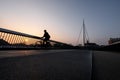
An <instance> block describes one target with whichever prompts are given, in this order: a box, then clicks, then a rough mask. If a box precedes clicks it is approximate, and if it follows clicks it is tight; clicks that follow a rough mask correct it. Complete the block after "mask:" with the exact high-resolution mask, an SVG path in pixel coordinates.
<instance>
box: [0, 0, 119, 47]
mask: <svg viewBox="0 0 120 80" xmlns="http://www.w3.org/2000/svg"><path fill="white" fill-rule="evenodd" d="M83 19H84V22H85V27H86V29H87V32H88V35H89V40H90V42H92V43H97V44H99V45H106V44H108V40H109V38H117V37H120V0H0V27H1V28H5V29H10V30H14V31H18V32H23V33H27V34H31V35H35V36H40V37H42V36H43V34H44V32H43V31H44V30H45V29H46V30H47V31H48V33H49V34H50V35H51V39H52V40H56V41H60V42H64V43H68V44H73V45H77V44H82V34H81V36H80V39H79V41H77V40H78V37H79V33H80V29H81V27H82V25H83Z"/></svg>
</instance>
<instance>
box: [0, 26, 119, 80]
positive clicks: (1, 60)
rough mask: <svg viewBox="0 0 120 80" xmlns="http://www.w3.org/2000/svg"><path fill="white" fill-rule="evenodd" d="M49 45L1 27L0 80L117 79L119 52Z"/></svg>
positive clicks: (51, 41)
mask: <svg viewBox="0 0 120 80" xmlns="http://www.w3.org/2000/svg"><path fill="white" fill-rule="evenodd" d="M49 42H50V44H51V45H50V46H48V47H47V49H46V47H45V46H44V45H43V44H42V38H41V37H38V36H33V35H29V34H25V33H21V32H16V31H12V30H7V29H3V28H0V50H1V51H0V80H120V76H119V75H120V54H119V52H114V51H101V50H100V51H98V50H92V49H90V50H89V49H87V50H86V48H85V49H80V48H77V49H76V48H74V47H73V46H71V45H69V44H66V43H63V42H59V41H55V40H50V41H49ZM115 45H116V44H115ZM111 46H114V44H113V45H110V46H105V47H102V49H103V48H104V50H106V47H107V48H108V47H109V49H110V47H111ZM29 49H30V50H29Z"/></svg>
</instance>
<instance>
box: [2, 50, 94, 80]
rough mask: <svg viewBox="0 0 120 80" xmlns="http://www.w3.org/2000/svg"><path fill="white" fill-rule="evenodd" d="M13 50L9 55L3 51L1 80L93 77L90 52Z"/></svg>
mask: <svg viewBox="0 0 120 80" xmlns="http://www.w3.org/2000/svg"><path fill="white" fill-rule="evenodd" d="M5 52H6V51H5ZM12 52H13V53H12ZM12 52H9V55H8V56H7V54H8V53H6V54H5V55H3V54H2V53H4V51H3V52H1V54H2V57H1V59H0V80H90V79H91V69H92V66H91V65H92V64H91V62H92V61H91V60H92V55H91V52H90V51H80V50H48V51H41V50H37V51H27V52H26V51H20V52H19V51H16V52H15V51H12ZM15 53H16V55H15ZM17 54H18V55H17ZM23 54H24V55H23ZM26 54H27V55H26ZM12 55H13V56H12Z"/></svg>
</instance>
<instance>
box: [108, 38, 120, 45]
mask: <svg viewBox="0 0 120 80" xmlns="http://www.w3.org/2000/svg"><path fill="white" fill-rule="evenodd" d="M119 41H120V38H110V39H109V41H108V44H113V43H116V42H119Z"/></svg>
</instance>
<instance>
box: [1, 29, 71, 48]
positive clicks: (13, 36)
mask: <svg viewBox="0 0 120 80" xmlns="http://www.w3.org/2000/svg"><path fill="white" fill-rule="evenodd" d="M49 43H50V44H49V45H48V46H47V47H49V48H57V47H60V48H62V47H64V48H66V47H70V46H71V45H68V44H66V43H62V42H58V41H54V40H49ZM6 48H8V49H14V48H34V49H37V48H38V49H39V48H46V46H45V45H43V39H42V38H41V37H38V36H33V35H29V34H26V33H21V32H17V31H13V30H8V29H3V28H0V49H6Z"/></svg>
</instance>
